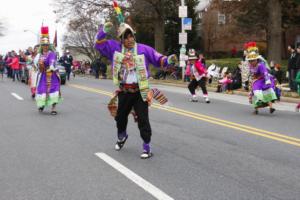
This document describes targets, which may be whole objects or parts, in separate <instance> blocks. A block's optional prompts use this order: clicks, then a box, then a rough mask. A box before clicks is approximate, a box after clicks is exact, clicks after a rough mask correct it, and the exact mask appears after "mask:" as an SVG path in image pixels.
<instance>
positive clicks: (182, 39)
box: [179, 33, 187, 44]
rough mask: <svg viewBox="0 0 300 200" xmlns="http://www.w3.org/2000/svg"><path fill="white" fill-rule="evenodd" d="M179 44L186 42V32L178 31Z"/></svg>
mask: <svg viewBox="0 0 300 200" xmlns="http://www.w3.org/2000/svg"><path fill="white" fill-rule="evenodd" d="M179 44H187V33H179Z"/></svg>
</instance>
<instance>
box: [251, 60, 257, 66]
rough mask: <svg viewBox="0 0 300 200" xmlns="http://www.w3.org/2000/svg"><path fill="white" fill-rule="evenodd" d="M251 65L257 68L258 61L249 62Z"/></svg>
mask: <svg viewBox="0 0 300 200" xmlns="http://www.w3.org/2000/svg"><path fill="white" fill-rule="evenodd" d="M249 63H250V65H251V66H252V67H255V66H256V65H257V63H258V61H257V60H249Z"/></svg>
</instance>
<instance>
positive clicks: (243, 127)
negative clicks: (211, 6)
mask: <svg viewBox="0 0 300 200" xmlns="http://www.w3.org/2000/svg"><path fill="white" fill-rule="evenodd" d="M69 86H71V87H74V88H78V89H82V90H85V91H89V92H93V93H98V94H103V95H106V96H110V97H112V96H113V93H111V92H107V91H104V90H99V89H95V88H90V87H86V86H82V85H77V84H70V85H69ZM152 107H154V108H156V109H159V110H165V111H169V112H172V113H176V114H179V115H182V116H186V117H190V118H194V119H198V120H202V121H205V122H209V123H212V124H217V125H220V126H224V127H228V128H232V129H235V130H240V131H242V132H247V133H250V134H253V135H258V136H261V137H265V138H269V139H273V140H276V141H280V142H284V143H287V144H291V145H295V146H298V147H300V139H299V138H296V137H290V136H287V135H283V134H280V133H275V132H271V131H267V130H263V129H258V128H255V127H251V126H247V125H243V124H238V123H235V122H231V121H227V120H223V119H218V118H215V117H211V116H208V115H203V114H199V113H194V112H190V111H187V110H183V109H180V108H175V107H172V106H161V105H160V104H157V103H154V104H152Z"/></svg>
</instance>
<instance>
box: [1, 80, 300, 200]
mask: <svg viewBox="0 0 300 200" xmlns="http://www.w3.org/2000/svg"><path fill="white" fill-rule="evenodd" d="M153 87H157V88H159V89H161V90H162V91H163V92H164V93H165V94H166V95H167V97H168V99H169V102H168V105H167V106H160V105H158V104H156V103H155V104H153V105H152V106H151V108H150V123H151V126H152V131H153V137H152V143H151V144H152V151H153V153H154V156H153V157H152V158H150V159H148V160H142V159H140V158H139V155H140V153H141V152H142V141H141V139H140V136H139V131H138V128H137V124H136V123H134V121H133V119H132V117H131V116H129V123H128V133H129V139H128V140H127V142H126V144H125V146H124V148H123V149H122V150H121V151H120V152H117V151H115V150H114V144H115V142H116V127H115V121H114V120H113V118H112V117H111V116H110V114H109V112H108V111H107V107H106V106H107V102H108V101H109V99H110V95H111V94H112V92H113V91H114V89H115V88H114V87H113V84H112V81H111V80H95V79H93V78H87V77H76V78H75V79H72V80H71V81H70V82H68V83H67V85H65V86H62V94H63V98H64V100H63V102H62V103H61V104H59V105H58V106H57V111H58V115H57V116H52V115H50V109H46V110H45V111H44V112H43V113H39V112H38V110H37V108H36V105H35V102H34V101H33V100H32V99H31V96H30V89H29V88H28V86H26V85H25V84H22V83H18V82H12V81H11V80H9V79H4V80H3V81H1V80H0V138H1V139H0V194H1V195H0V200H2V199H3V200H25V199H26V200H44V199H45V200H50V199H51V200H54V199H57V200H61V199H66V200H70V199H72V200H73V199H74V200H77V199H78V200H82V199H85V200H87V199H88V200H94V199H95V200H96V199H97V200H98V199H101V200H102V199H103V200H125V199H126V200H127V199H128V200H141V199H143V200H148V199H149V200H152V199H163V200H168V199H176V200H202V199H203V200H209V199H212V200H224V199H228V200H229V199H230V200H243V199H245V200H246V199H247V200H249V199H251V200H252V199H253V200H265V199H268V200H269V199H270V200H271V199H272V200H273V199H274V200H278V199H282V200H298V199H300V177H299V174H300V159H299V152H300V131H299V128H300V126H299V119H300V114H299V113H296V112H294V107H295V104H294V103H286V102H281V103H278V104H277V105H275V108H276V109H277V110H276V112H275V113H274V114H270V113H269V112H268V110H267V109H264V110H262V111H261V112H260V114H259V115H254V114H252V111H253V108H252V106H251V105H249V104H248V102H247V98H246V97H243V96H237V95H226V94H217V93H212V92H210V93H209V96H210V99H211V103H210V104H206V103H205V102H204V100H203V99H202V97H199V99H200V101H199V102H197V103H192V102H189V100H188V99H189V96H188V90H187V89H186V88H179V87H174V86H166V85H153ZM199 93H200V95H201V92H199Z"/></svg>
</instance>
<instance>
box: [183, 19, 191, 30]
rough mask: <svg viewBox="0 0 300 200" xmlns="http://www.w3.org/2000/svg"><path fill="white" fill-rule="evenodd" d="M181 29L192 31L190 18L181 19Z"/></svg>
mask: <svg viewBox="0 0 300 200" xmlns="http://www.w3.org/2000/svg"><path fill="white" fill-rule="evenodd" d="M183 28H184V29H185V30H192V18H186V17H185V18H183Z"/></svg>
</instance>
